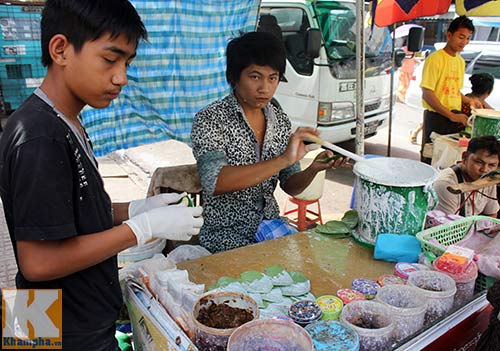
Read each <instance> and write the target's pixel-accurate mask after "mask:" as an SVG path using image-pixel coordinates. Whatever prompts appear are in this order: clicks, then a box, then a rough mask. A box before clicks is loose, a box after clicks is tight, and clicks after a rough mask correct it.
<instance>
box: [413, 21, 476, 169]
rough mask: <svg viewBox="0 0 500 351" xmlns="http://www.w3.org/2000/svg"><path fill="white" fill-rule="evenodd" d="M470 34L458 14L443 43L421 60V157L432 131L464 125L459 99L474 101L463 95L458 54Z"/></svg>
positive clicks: (461, 62)
mask: <svg viewBox="0 0 500 351" xmlns="http://www.w3.org/2000/svg"><path fill="white" fill-rule="evenodd" d="M473 33H474V25H473V24H472V21H471V20H470V19H469V18H467V17H465V16H460V17H457V18H455V19H454V20H453V21H452V22H451V23H450V26H449V27H448V31H447V33H446V46H445V47H444V48H443V49H440V50H437V51H435V52H433V53H432V54H430V55H429V56H428V57H427V58H426V60H425V63H424V70H423V74H422V82H421V83H420V87H421V88H422V105H423V106H424V108H425V111H424V132H423V135H422V149H421V152H420V154H421V160H422V161H423V162H426V163H429V164H430V163H431V162H430V161H431V160H430V159H429V158H424V157H423V155H422V151H423V149H424V145H425V144H426V143H429V142H430V135H431V133H432V132H436V133H438V134H453V133H457V132H459V131H460V130H461V129H463V127H464V126H466V125H467V118H468V117H467V115H465V114H463V113H462V112H461V108H462V101H463V102H467V103H469V104H471V106H476V102H475V101H474V100H473V99H471V98H469V97H466V96H464V95H463V94H462V93H461V92H460V90H461V89H462V88H463V82H464V74H465V61H464V59H463V58H462V57H461V56H460V55H459V53H460V52H461V51H463V49H464V47H465V46H466V45H467V44H468V43H469V41H470V39H471V37H472V34H473Z"/></svg>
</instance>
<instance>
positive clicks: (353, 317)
mask: <svg viewBox="0 0 500 351" xmlns="http://www.w3.org/2000/svg"><path fill="white" fill-rule="evenodd" d="M340 321H341V322H342V323H344V324H345V325H347V326H348V327H350V328H352V329H354V331H355V332H356V333H358V335H359V346H360V347H359V349H360V351H373V350H390V349H391V346H392V344H393V338H392V333H393V330H394V323H393V319H392V317H391V314H390V308H389V306H387V305H385V304H382V303H380V302H376V301H353V302H351V303H349V304H347V305H345V306H344V309H343V310H342V313H341V314H340Z"/></svg>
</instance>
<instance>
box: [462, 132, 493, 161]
mask: <svg viewBox="0 0 500 351" xmlns="http://www.w3.org/2000/svg"><path fill="white" fill-rule="evenodd" d="M480 150H486V151H487V152H488V154H489V155H490V156H494V155H498V157H499V159H500V142H499V141H498V139H497V138H496V137H495V136H493V135H483V136H480V137H476V138H472V139H471V140H470V141H469V146H467V154H468V155H470V154H474V153H476V152H478V151H480Z"/></svg>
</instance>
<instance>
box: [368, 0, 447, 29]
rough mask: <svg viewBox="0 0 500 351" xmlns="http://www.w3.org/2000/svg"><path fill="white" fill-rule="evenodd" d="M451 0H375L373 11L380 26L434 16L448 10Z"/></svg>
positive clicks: (376, 22)
mask: <svg viewBox="0 0 500 351" xmlns="http://www.w3.org/2000/svg"><path fill="white" fill-rule="evenodd" d="M450 4H451V0H440V1H436V0H373V3H372V13H375V16H374V18H375V24H376V25H377V26H379V27H385V26H389V25H391V24H394V23H397V22H403V21H408V20H411V19H414V18H417V17H422V16H433V15H437V14H441V13H445V12H447V11H448V8H449V7H450Z"/></svg>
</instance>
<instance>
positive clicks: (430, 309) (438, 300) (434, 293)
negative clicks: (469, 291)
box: [408, 271, 457, 325]
mask: <svg viewBox="0 0 500 351" xmlns="http://www.w3.org/2000/svg"><path fill="white" fill-rule="evenodd" d="M408 284H409V285H411V286H415V287H416V288H418V290H419V291H420V292H421V293H422V295H424V298H425V301H426V311H425V319H424V325H429V324H430V323H432V322H434V321H435V320H437V319H439V318H441V317H442V316H444V315H445V314H447V313H448V312H449V311H450V310H451V308H452V307H453V300H454V296H455V293H456V292H457V287H456V284H455V281H454V280H453V279H452V278H450V277H449V276H447V275H446V274H444V273H440V272H436V271H416V272H411V273H410V275H409V276H408Z"/></svg>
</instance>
